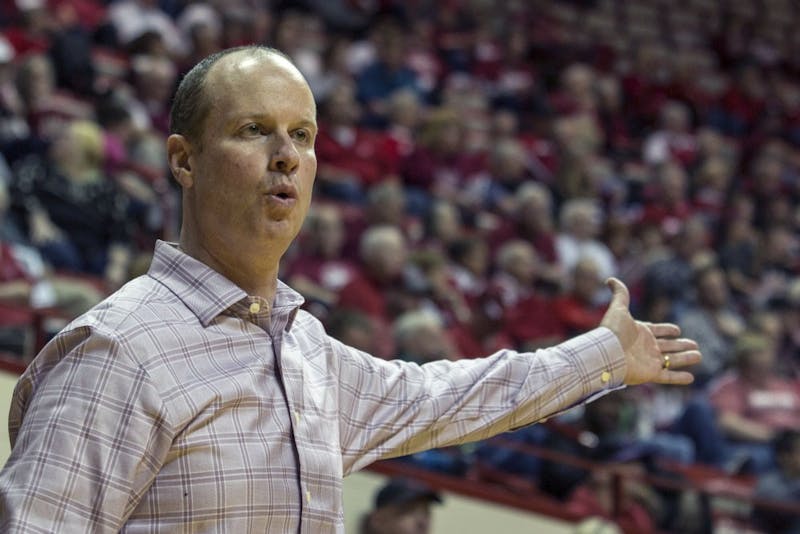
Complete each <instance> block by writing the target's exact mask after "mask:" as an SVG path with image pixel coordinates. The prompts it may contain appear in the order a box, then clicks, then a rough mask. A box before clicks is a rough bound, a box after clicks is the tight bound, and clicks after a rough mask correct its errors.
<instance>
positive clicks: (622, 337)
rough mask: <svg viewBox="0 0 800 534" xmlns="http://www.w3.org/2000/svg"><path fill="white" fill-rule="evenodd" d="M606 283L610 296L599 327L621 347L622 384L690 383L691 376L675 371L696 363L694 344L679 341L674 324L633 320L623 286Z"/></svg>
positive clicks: (616, 283)
mask: <svg viewBox="0 0 800 534" xmlns="http://www.w3.org/2000/svg"><path fill="white" fill-rule="evenodd" d="M606 283H607V284H608V287H609V288H610V289H611V292H612V297H611V303H610V304H609V306H608V310H607V311H606V314H605V315H604V316H603V320H602V322H601V323H600V325H601V326H605V327H607V328H609V329H610V330H611V331H612V332H614V334H616V336H617V338H618V339H619V342H620V344H621V345H622V350H623V351H624V353H625V361H626V364H627V371H626V373H625V383H626V384H628V385H635V384H642V383H645V382H656V383H659V384H690V383H691V382H692V381H693V380H694V376H693V375H692V374H691V373H689V372H687V371H677V370H675V369H679V368H682V367H686V366H689V365H694V364H696V363H698V362H699V361H700V358H701V356H700V351H699V350H697V343H695V342H694V341H692V340H691V339H682V338H679V337H678V336H679V335H680V333H681V330H680V328H678V326H677V325H674V324H671V323H659V324H651V323H645V322H642V321H637V320H635V319H634V318H633V316H631V313H630V311H629V309H628V306H629V304H630V295H629V294H628V288H627V287H625V284H623V283H622V282H621V281H619V280H618V279H616V278H609V279H608V280H607V282H606ZM667 362H668V363H667Z"/></svg>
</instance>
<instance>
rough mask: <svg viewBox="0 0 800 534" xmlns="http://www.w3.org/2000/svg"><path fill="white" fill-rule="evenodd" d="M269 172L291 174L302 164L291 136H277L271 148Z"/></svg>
mask: <svg viewBox="0 0 800 534" xmlns="http://www.w3.org/2000/svg"><path fill="white" fill-rule="evenodd" d="M271 150H272V154H271V155H270V158H269V170H270V171H272V172H279V173H282V174H291V173H293V172H294V171H295V169H297V166H298V165H299V164H300V154H299V153H298V152H297V147H295V146H294V143H293V142H292V139H291V138H290V137H289V135H288V134H287V135H276V136H275V143H274V144H273V145H272V147H271Z"/></svg>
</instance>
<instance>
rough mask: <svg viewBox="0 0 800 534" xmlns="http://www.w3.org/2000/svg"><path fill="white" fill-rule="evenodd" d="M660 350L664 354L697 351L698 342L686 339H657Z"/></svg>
mask: <svg viewBox="0 0 800 534" xmlns="http://www.w3.org/2000/svg"><path fill="white" fill-rule="evenodd" d="M656 345H657V346H658V350H659V351H661V352H662V353H664V354H666V353H671V352H682V351H685V350H697V348H698V347H697V342H696V341H695V340H693V339H686V338H677V339H672V338H659V339H656Z"/></svg>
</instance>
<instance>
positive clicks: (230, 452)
mask: <svg viewBox="0 0 800 534" xmlns="http://www.w3.org/2000/svg"><path fill="white" fill-rule="evenodd" d="M301 303H302V298H301V297H300V296H299V295H298V294H297V293H295V292H294V291H292V290H291V289H289V288H288V287H287V286H285V285H283V284H281V283H279V284H278V290H277V293H276V295H275V300H274V303H269V302H266V301H264V300H263V299H261V298H259V297H256V296H249V295H247V294H246V293H245V292H244V291H243V290H242V289H240V288H239V287H237V286H236V285H234V284H233V283H232V282H230V281H229V280H227V279H226V278H225V277H223V276H222V275H220V274H219V273H217V272H215V271H213V270H211V269H210V268H208V267H207V266H205V265H204V264H202V263H200V262H198V261H197V260H195V259H193V258H191V257H189V256H187V255H185V254H183V253H182V252H180V251H179V250H178V249H177V248H175V247H174V246H172V245H170V244H168V243H163V242H160V243H158V245H157V246H156V251H155V257H154V259H153V263H152V266H151V268H150V270H149V272H148V274H147V275H145V276H142V277H140V278H137V279H135V280H133V281H131V282H130V283H128V284H127V285H126V286H124V287H123V288H122V289H120V290H119V291H118V292H117V293H115V294H114V295H112V296H111V297H110V298H108V299H107V300H106V301H104V302H103V303H101V304H100V305H98V306H97V307H95V308H94V309H93V310H91V311H90V312H89V313H87V314H86V315H84V316H82V317H80V318H79V319H77V320H76V321H74V322H73V323H72V324H70V325H69V326H68V327H67V328H66V329H64V330H63V331H62V332H61V333H60V334H58V336H57V337H56V339H54V340H53V341H52V342H51V343H50V344H48V346H47V347H46V348H45V349H44V350H43V351H42V353H41V354H40V355H39V356H38V357H37V358H36V360H35V361H34V362H33V363H32V364H31V365H30V367H29V369H28V370H27V371H26V372H25V374H24V375H23V376H22V378H21V379H20V381H19V384H18V385H17V388H16V390H15V393H14V398H13V401H12V407H11V413H10V418H9V426H10V433H11V442H12V447H13V448H12V452H11V457H10V458H9V460H8V463H7V464H6V466H5V467H4V469H3V470H2V472H0V499H1V500H0V514H1V515H2V517H0V530H2V531H3V532H24V533H26V534H29V533H36V532H63V533H69V534H71V533H79V532H80V533H84V532H116V531H120V530H121V531H123V532H131V533H133V532H137V533H138V532H148V533H155V532H182V533H183V532H185V533H189V532H193V533H194V532H214V533H217V532H229V533H237V534H238V533H249V532H275V533H284V532H303V533H309V534H311V533H313V534H319V533H328V532H343V530H344V527H343V513H342V477H343V476H344V475H346V474H348V473H350V472H352V471H355V470H358V469H360V468H362V467H364V466H366V465H368V464H369V463H371V462H373V461H375V460H377V459H379V458H384V457H388V456H395V455H403V454H408V453H411V452H414V451H419V450H422V449H426V448H430V447H439V446H445V445H450V444H454V443H459V442H463V441H467V440H474V439H480V438H485V437H488V436H490V435H492V434H496V433H498V432H501V431H504V430H508V429H511V428H515V427H519V426H522V425H526V424H529V423H532V422H534V421H537V420H539V419H541V418H543V417H546V416H549V415H552V414H553V413H555V412H558V411H560V410H562V409H564V408H566V407H568V406H570V405H573V404H575V403H577V402H580V401H582V400H585V399H587V398H588V397H590V396H592V395H594V394H598V393H600V394H602V393H603V392H605V391H608V390H610V389H613V388H615V387H617V386H619V385H620V383H621V382H622V377H623V376H624V371H625V369H624V365H625V364H624V358H623V356H622V354H621V348H620V346H619V343H618V341H617V339H616V338H615V337H614V335H613V334H612V333H611V332H610V331H608V330H606V329H598V330H594V331H592V332H590V333H588V334H586V335H583V336H580V337H578V338H575V339H574V340H571V341H568V342H566V343H563V344H561V345H559V346H557V347H554V348H551V349H547V350H541V351H538V352H536V353H528V354H524V353H522V354H521V353H516V352H512V351H502V352H500V353H497V354H495V355H493V356H490V357H488V358H483V359H477V360H465V361H459V362H455V363H454V362H449V361H442V362H434V363H430V364H427V365H424V366H421V367H420V366H418V365H415V364H409V363H404V362H388V361H384V360H379V359H376V358H373V357H371V356H369V355H367V354H364V353H362V352H359V351H357V350H355V349H353V348H350V347H347V346H345V345H343V344H341V343H339V342H338V341H336V340H335V339H332V338H330V337H328V335H327V334H326V333H325V331H324V330H323V327H322V326H321V324H320V323H319V322H318V321H317V320H316V319H315V318H314V317H313V316H311V315H310V314H308V313H306V312H305V311H302V310H299V306H300V304H301Z"/></svg>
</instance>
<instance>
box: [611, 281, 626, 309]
mask: <svg viewBox="0 0 800 534" xmlns="http://www.w3.org/2000/svg"><path fill="white" fill-rule="evenodd" d="M606 285H607V286H608V288H609V289H610V290H611V303H610V304H609V306H608V307H609V308H613V307H615V306H621V307H623V308H627V307H628V305H629V304H630V302H631V296H630V294H629V293H628V288H627V287H626V286H625V284H623V283H622V282H621V281H620V280H619V279H618V278H614V277H611V278H609V279H608V280H606Z"/></svg>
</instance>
